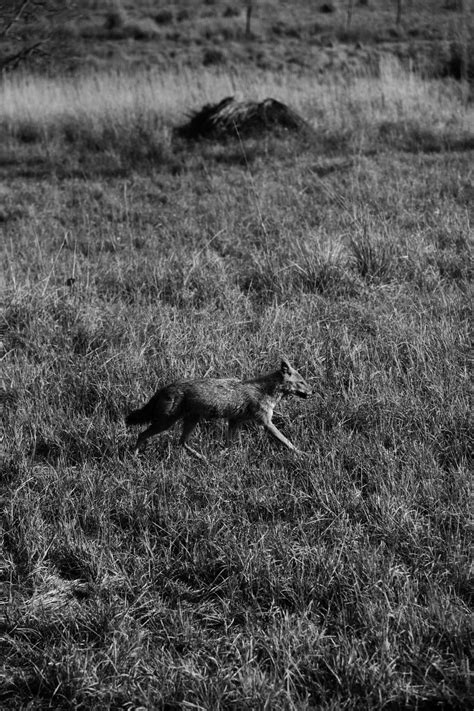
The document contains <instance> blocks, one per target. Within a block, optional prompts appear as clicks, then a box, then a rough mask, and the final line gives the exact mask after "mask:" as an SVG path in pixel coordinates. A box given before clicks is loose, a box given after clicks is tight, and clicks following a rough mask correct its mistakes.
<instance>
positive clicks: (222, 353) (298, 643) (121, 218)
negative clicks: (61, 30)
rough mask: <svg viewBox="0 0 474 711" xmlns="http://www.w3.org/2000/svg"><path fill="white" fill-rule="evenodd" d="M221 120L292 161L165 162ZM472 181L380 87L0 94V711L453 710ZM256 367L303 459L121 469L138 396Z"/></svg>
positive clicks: (407, 100)
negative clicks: (194, 128)
mask: <svg viewBox="0 0 474 711" xmlns="http://www.w3.org/2000/svg"><path fill="white" fill-rule="evenodd" d="M229 94H237V95H239V94H241V95H242V96H244V97H245V98H264V97H266V96H273V97H275V98H277V99H280V100H282V101H284V102H286V103H288V104H290V105H291V106H292V108H294V109H295V110H297V111H298V112H299V113H300V114H301V115H302V116H303V117H304V118H305V119H307V120H308V121H309V123H310V124H311V125H312V126H313V128H314V136H313V137H311V138H309V137H305V138H302V137H298V136H292V135H288V136H286V137H283V138H282V137H280V138H276V137H272V136H264V137H260V138H249V139H246V140H241V141H238V140H235V141H232V140H229V141H227V142H221V143H215V142H203V143H200V144H192V143H191V144H186V143H185V142H183V141H178V140H177V139H176V138H175V137H174V136H173V130H172V129H173V127H174V126H176V125H177V124H179V123H180V122H182V121H183V120H184V118H185V112H186V111H188V110H190V109H193V108H199V107H200V106H201V105H202V104H203V103H206V102H208V101H217V100H220V99H221V98H223V97H224V96H226V95H229ZM473 165H474V110H473V105H472V103H471V104H467V103H466V101H465V95H464V94H463V92H462V91H461V90H460V87H459V86H458V85H456V84H455V83H454V82H449V81H443V82H442V81H435V80H430V81H428V80H423V79H421V78H419V77H418V76H417V75H416V74H414V73H409V72H407V71H405V70H404V69H402V67H401V66H400V65H399V64H398V63H397V62H396V61H384V62H382V64H381V67H380V72H379V73H378V75H377V76H369V74H367V76H364V75H359V76H357V77H352V78H350V79H347V78H346V79H343V78H342V77H340V76H339V77H336V76H331V75H329V76H326V77H323V78H322V77H321V76H313V75H310V74H304V73H303V74H299V75H298V76H294V75H292V74H291V73H290V72H288V73H285V72H284V73H279V74H274V73H272V72H268V71H267V72H265V71H262V72H249V71H246V70H243V69H242V70H236V69H235V70H232V71H231V70H228V69H225V68H218V69H216V68H214V69H205V70H202V71H199V72H198V71H197V70H196V71H194V70H192V69H190V68H188V69H184V68H183V69H181V70H179V71H178V70H176V71H169V72H166V73H159V72H148V73H146V74H145V73H137V74H134V75H130V74H125V73H120V72H107V73H97V74H93V73H88V74H85V75H83V76H78V77H76V78H72V79H71V78H70V77H69V78H67V79H66V78H61V77H57V78H45V77H34V76H28V75H18V76H17V77H15V76H12V77H11V78H9V77H6V78H5V79H4V80H3V81H2V83H1V84H0V179H1V183H0V231H1V233H2V240H1V250H2V264H3V276H2V296H1V299H2V304H1V306H2V311H1V317H0V318H1V321H0V340H1V343H0V357H1V365H2V373H1V386H2V393H1V395H2V408H3V417H2V427H3V433H2V434H3V439H2V445H1V446H2V451H1V467H2V475H1V487H2V488H1V525H2V548H3V562H2V568H1V576H2V578H1V581H2V582H1V585H2V587H1V590H2V603H3V604H2V609H1V615H2V617H1V627H0V629H1V635H0V638H1V642H0V649H1V654H2V658H3V663H2V667H1V671H0V704H1V705H2V708H9V709H12V708H28V709H40V708H41V709H43V708H81V709H96V708H101V709H102V708H103V709H152V708H162V709H167V710H168V711H171V710H172V709H181V708H183V709H191V708H192V709H218V708H222V709H230V708H232V709H246V708H247V709H264V708H265V709H316V708H317V709H328V710H329V709H333V710H335V709H381V708H384V709H402V708H412V709H415V708H416V709H428V708H429V709H432V708H437V709H465V708H467V707H468V706H469V698H470V686H469V684H470V661H469V655H470V651H471V650H472V647H471V628H470V610H471V608H470V605H471V604H472V590H471V587H470V578H469V575H470V571H469V566H470V538H469V535H470V534H469V529H468V519H469V510H470V504H469V494H470V476H469V468H468V466H469V424H470V423H469V371H468V366H467V361H468V353H469V350H468V349H469V318H470V307H469V304H470V296H472V292H471V283H472V281H471V280H472V262H471V258H472V252H471V248H472V244H471V243H470V237H471V230H472V222H473V206H474V189H473V177H474V176H473ZM282 354H285V355H286V356H287V357H288V358H289V359H290V361H291V362H292V363H293V364H294V365H295V367H297V368H298V369H299V370H300V372H301V373H302V375H303V376H304V377H305V378H307V380H308V381H309V382H311V384H312V386H313V388H314V391H315V395H314V397H313V398H311V399H310V400H308V401H304V402H302V401H294V400H288V401H287V402H285V403H283V404H282V406H281V408H280V411H279V413H278V415H275V418H274V419H275V422H276V424H277V426H278V427H279V428H280V429H281V430H282V431H283V432H284V434H285V435H286V436H288V437H289V438H290V439H291V441H292V442H294V443H295V445H296V446H297V447H299V448H301V449H303V450H304V451H305V452H306V453H307V456H306V457H297V456H295V455H293V454H292V453H291V452H287V451H284V450H282V449H281V448H280V447H279V446H278V445H277V444H275V443H274V442H273V441H270V440H269V438H268V437H267V435H266V434H265V433H264V432H263V431H261V430H258V429H256V428H252V427H249V428H248V429H245V430H243V431H242V435H241V439H240V442H236V444H235V445H233V446H231V447H230V448H228V449H227V448H225V445H224V428H223V426H222V425H221V424H220V423H217V424H210V425H209V426H206V427H203V428H201V429H200V430H199V431H198V432H197V433H196V434H195V435H193V439H192V444H193V446H195V447H196V448H197V449H198V450H200V451H202V452H204V453H205V454H206V456H207V458H208V460H209V464H205V463H202V462H198V461H196V460H195V459H193V458H190V457H189V456H188V455H187V454H186V453H184V452H181V451H180V449H179V447H177V446H176V445H177V438H178V431H176V430H172V431H169V432H167V433H165V434H163V435H160V436H158V437H156V438H154V439H153V440H151V441H150V443H149V445H148V448H147V450H146V452H145V453H143V454H141V455H139V456H136V455H134V454H133V452H132V451H131V448H130V447H131V444H132V443H133V441H134V439H135V437H136V432H129V431H127V430H126V428H125V426H124V423H123V416H124V414H125V413H126V412H127V410H128V409H130V408H132V407H137V406H138V405H140V404H142V403H143V402H144V401H145V400H146V399H148V397H149V396H150V395H151V394H152V393H153V392H154V390H155V389H156V388H157V387H158V385H159V384H164V383H166V382H169V381H172V380H173V379H179V378H192V377H202V376H205V375H212V376H237V377H250V376H251V375H254V374H259V373H262V372H265V371H268V370H271V369H273V368H274V367H275V366H276V365H277V364H278V363H279V359H280V357H281V355H282Z"/></svg>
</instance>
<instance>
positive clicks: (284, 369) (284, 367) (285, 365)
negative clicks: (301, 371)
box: [280, 358, 291, 375]
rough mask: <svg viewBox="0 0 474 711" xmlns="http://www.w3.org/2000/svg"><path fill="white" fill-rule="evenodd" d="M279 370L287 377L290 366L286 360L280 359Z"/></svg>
mask: <svg viewBox="0 0 474 711" xmlns="http://www.w3.org/2000/svg"><path fill="white" fill-rule="evenodd" d="M280 369H281V372H282V373H283V375H289V374H290V373H291V365H290V364H289V362H288V361H287V359H286V358H282V359H281V367H280Z"/></svg>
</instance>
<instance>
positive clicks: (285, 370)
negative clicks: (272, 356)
mask: <svg viewBox="0 0 474 711" xmlns="http://www.w3.org/2000/svg"><path fill="white" fill-rule="evenodd" d="M280 373H281V376H282V384H281V390H282V392H283V394H284V395H298V397H309V396H310V395H311V388H310V386H309V385H308V383H307V382H306V380H305V379H304V378H303V377H302V376H301V375H300V374H299V373H298V371H297V370H295V369H294V368H293V367H292V366H291V365H290V364H289V362H288V361H287V360H286V358H283V360H282V361H281V366H280Z"/></svg>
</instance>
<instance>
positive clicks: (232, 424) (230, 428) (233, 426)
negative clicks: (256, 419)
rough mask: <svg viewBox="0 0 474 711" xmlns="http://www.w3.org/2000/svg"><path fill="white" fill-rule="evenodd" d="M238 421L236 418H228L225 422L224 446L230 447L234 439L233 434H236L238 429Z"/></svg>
mask: <svg viewBox="0 0 474 711" xmlns="http://www.w3.org/2000/svg"><path fill="white" fill-rule="evenodd" d="M239 424H240V423H239V421H238V420H229V421H228V423H227V433H226V440H225V443H226V446H227V447H230V445H231V444H232V442H233V441H234V440H235V436H236V434H237V431H238V429H239Z"/></svg>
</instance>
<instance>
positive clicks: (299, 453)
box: [295, 449, 309, 459]
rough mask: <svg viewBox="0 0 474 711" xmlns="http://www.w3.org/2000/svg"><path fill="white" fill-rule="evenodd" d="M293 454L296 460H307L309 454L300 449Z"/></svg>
mask: <svg viewBox="0 0 474 711" xmlns="http://www.w3.org/2000/svg"><path fill="white" fill-rule="evenodd" d="M295 454H296V456H297V457H298V458H302V459H307V458H308V457H309V452H303V450H302V449H295Z"/></svg>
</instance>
